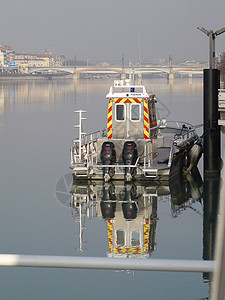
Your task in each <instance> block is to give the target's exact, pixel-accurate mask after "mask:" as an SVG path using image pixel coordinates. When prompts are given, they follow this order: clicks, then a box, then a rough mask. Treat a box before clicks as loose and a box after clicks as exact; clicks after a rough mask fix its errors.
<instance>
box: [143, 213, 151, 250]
mask: <svg viewBox="0 0 225 300" xmlns="http://www.w3.org/2000/svg"><path fill="white" fill-rule="evenodd" d="M149 230H150V224H149V218H146V219H145V224H144V253H147V252H148V244H149Z"/></svg>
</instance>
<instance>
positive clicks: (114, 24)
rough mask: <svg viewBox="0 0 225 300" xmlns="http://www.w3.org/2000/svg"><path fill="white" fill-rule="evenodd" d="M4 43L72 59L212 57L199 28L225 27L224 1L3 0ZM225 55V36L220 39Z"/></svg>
mask: <svg viewBox="0 0 225 300" xmlns="http://www.w3.org/2000/svg"><path fill="white" fill-rule="evenodd" d="M0 2H1V4H2V5H1V18H0V44H7V45H11V46H12V47H13V48H14V49H15V50H16V51H17V52H29V53H30V52H32V53H35V52H43V51H44V49H45V48H47V49H49V50H53V51H54V52H55V53H57V54H65V55H66V56H67V57H70V58H74V55H75V53H76V55H77V58H78V59H79V58H89V59H96V58H105V59H110V58H111V59H120V58H121V55H122V53H124V55H125V58H126V59H137V58H138V56H139V54H138V53H139V51H138V32H139V36H140V49H141V58H142V60H148V59H149V60H151V59H153V58H168V56H169V54H172V56H173V58H174V59H180V58H185V59H189V58H194V59H205V58H208V42H209V41H208V37H207V36H206V35H204V34H203V33H202V32H200V31H199V30H197V26H203V27H205V28H206V29H208V30H210V29H212V30H217V29H220V28H222V27H225V1H224V0H135V1H134V0H129V1H128V0H110V1H109V0H64V1H60V0H54V1H53V0H19V1H18V0H0ZM216 51H217V52H225V33H224V34H223V35H221V36H219V37H218V38H217V39H216Z"/></svg>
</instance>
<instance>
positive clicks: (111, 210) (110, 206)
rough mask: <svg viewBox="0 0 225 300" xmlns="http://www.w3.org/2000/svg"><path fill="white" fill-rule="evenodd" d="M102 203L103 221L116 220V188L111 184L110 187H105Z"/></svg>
mask: <svg viewBox="0 0 225 300" xmlns="http://www.w3.org/2000/svg"><path fill="white" fill-rule="evenodd" d="M102 193H103V194H102V196H101V198H102V201H101V203H100V206H101V211H102V217H103V219H106V220H108V219H114V218H115V211H116V201H115V200H116V196H115V187H114V185H112V184H110V185H109V186H105V185H104V187H103V189H102Z"/></svg>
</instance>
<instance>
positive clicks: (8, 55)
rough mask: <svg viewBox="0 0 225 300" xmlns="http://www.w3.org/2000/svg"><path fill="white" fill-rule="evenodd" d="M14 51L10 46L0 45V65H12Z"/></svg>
mask: <svg viewBox="0 0 225 300" xmlns="http://www.w3.org/2000/svg"><path fill="white" fill-rule="evenodd" d="M14 62H15V51H13V50H12V47H11V46H7V45H0V65H1V67H9V66H12V65H14Z"/></svg>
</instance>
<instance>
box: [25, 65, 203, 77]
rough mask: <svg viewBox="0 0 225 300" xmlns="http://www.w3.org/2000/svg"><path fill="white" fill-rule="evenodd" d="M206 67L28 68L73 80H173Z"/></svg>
mask: <svg viewBox="0 0 225 300" xmlns="http://www.w3.org/2000/svg"><path fill="white" fill-rule="evenodd" d="M205 67H206V66H205V65H204V66H160V65H159V66H148V67H111V66H107V67H102V66H81V67H71V66H68V67H29V73H30V74H32V73H35V72H48V71H57V72H65V73H68V74H73V78H74V79H75V80H77V79H79V77H80V74H81V73H95V74H101V73H113V74H118V73H119V74H120V75H121V79H126V77H127V75H128V77H129V78H132V76H135V75H136V76H138V77H141V74H144V73H145V74H146V73H166V74H168V77H169V79H173V78H174V74H175V73H188V74H191V75H192V74H202V73H203V69H204V68H205Z"/></svg>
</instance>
